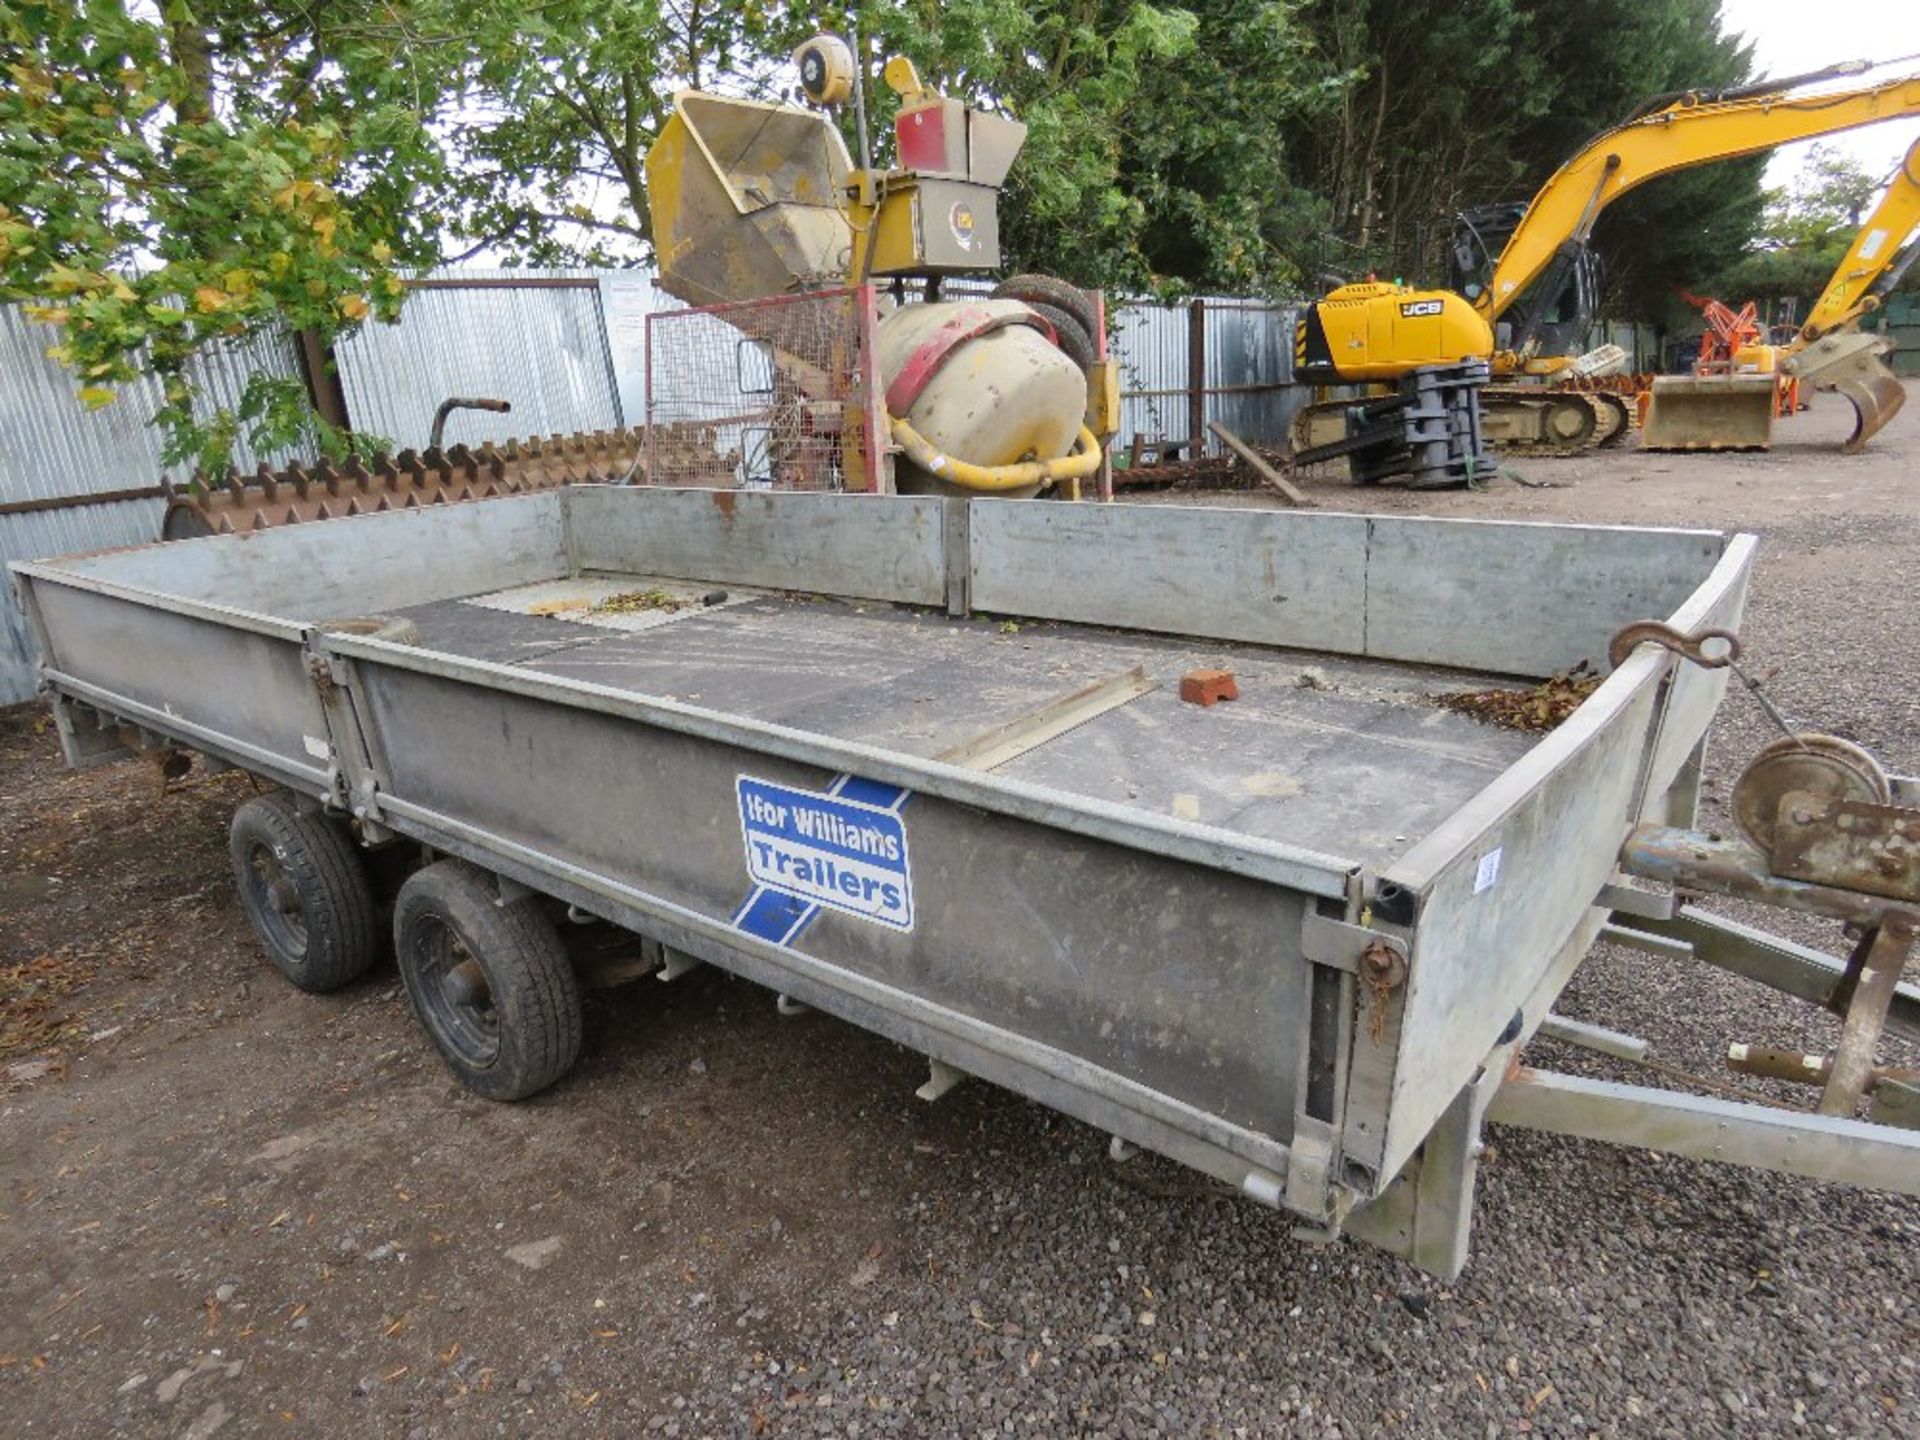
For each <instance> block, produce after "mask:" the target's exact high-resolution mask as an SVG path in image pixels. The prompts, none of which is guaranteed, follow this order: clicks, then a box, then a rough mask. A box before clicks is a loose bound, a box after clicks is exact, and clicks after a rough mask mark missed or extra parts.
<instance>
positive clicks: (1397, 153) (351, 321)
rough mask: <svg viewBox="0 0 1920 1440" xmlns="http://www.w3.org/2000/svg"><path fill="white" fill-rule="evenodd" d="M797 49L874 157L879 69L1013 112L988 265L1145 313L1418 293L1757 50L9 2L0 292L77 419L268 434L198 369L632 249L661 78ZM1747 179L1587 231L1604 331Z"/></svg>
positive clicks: (934, 11) (1093, 7) (1622, 213)
mask: <svg viewBox="0 0 1920 1440" xmlns="http://www.w3.org/2000/svg"><path fill="white" fill-rule="evenodd" d="M820 29H831V30H834V31H836V32H838V33H842V34H849V35H853V36H856V37H858V40H859V42H860V49H861V51H862V59H863V63H864V66H865V73H866V75H867V79H868V84H867V86H866V90H867V95H868V99H869V103H870V108H871V111H872V117H871V118H872V127H871V129H872V134H873V135H874V137H875V141H876V152H877V153H876V156H875V158H876V160H878V161H879V162H880V163H886V161H887V160H888V159H889V158H890V156H891V147H890V142H889V138H888V122H889V120H890V118H891V115H892V113H893V109H894V107H895V105H896V104H897V101H896V99H895V97H893V96H892V95H890V94H889V93H887V91H886V89H885V87H884V86H882V85H881V84H879V83H878V79H879V68H880V63H881V61H882V60H883V59H884V58H885V57H886V56H887V55H890V54H895V53H898V54H904V55H907V56H908V57H910V58H911V59H913V60H914V61H915V62H916V64H917V65H918V66H919V68H920V70H921V72H922V74H923V76H924V77H925V78H926V79H927V80H928V81H929V82H930V83H932V84H934V85H935V86H937V87H939V88H941V89H943V90H945V91H947V92H948V93H951V94H955V95H958V96H961V97H963V98H965V99H967V100H968V101H970V102H972V103H975V104H981V105H988V106H992V107H996V108H998V109H1000V110H1002V111H1004V112H1005V113H1008V114H1011V115H1013V116H1014V117H1016V118H1018V119H1020V120H1021V121H1023V122H1024V123H1025V124H1026V125H1027V127H1028V142H1027V147H1026V150H1025V152H1024V153H1023V155H1022V156H1021V159H1020V161H1019V162H1018V164H1017V165H1016V166H1015V168H1014V171H1013V173H1012V175H1011V177H1010V178H1009V182H1008V186H1007V189H1006V193H1005V195H1004V197H1003V200H1002V207H1001V209H1002V238H1003V248H1004V251H1005V254H1006V259H1007V261H1008V263H1009V264H1010V265H1013V266H1017V267H1019V268H1023V269H1035V270H1047V271H1051V272H1054V273H1057V274H1060V275H1063V276H1065V277H1067V278H1069V279H1072V280H1075V281H1078V282H1080V283H1082V284H1089V285H1104V286H1107V287H1109V288H1114V289H1118V290H1123V291H1128V292H1132V293H1159V294H1168V293H1178V292H1181V291H1194V290H1214V291H1269V292H1280V293H1300V292H1301V291H1309V292H1311V291H1314V290H1317V289H1319V288H1320V287H1321V285H1322V284H1323V283H1324V281H1325V278H1326V276H1327V274H1328V273H1329V272H1338V273H1343V274H1347V275H1352V274H1356V273H1358V272H1360V271H1362V270H1365V269H1367V268H1377V269H1380V270H1382V271H1385V272H1388V273H1394V274H1400V275H1404V276H1406V277H1407V278H1409V279H1424V280H1427V281H1436V280H1438V279H1439V278H1440V274H1441V267H1440V264H1439V257H1440V253H1441V242H1442V240H1443V237H1444V235H1445V231H1446V229H1447V226H1448V222H1449V220H1450V218H1451V216H1452V215H1453V213H1454V212H1456V211H1458V210H1461V209H1463V208H1466V207H1470V206H1475V205H1480V204H1485V203H1489V202H1494V201H1500V200H1508V199H1517V198H1523V197H1525V196H1526V195H1527V194H1529V193H1531V192H1532V190H1533V189H1535V188H1536V187H1537V186H1538V185H1539V184H1540V183H1541V182H1542V181H1544V180H1545V179H1546V178H1547V177H1548V175H1550V174H1551V173H1552V171H1553V170H1554V168H1555V167H1556V166H1558V165H1559V164H1560V163H1561V162H1562V161H1563V160H1564V159H1565V158H1566V157H1567V156H1568V155H1570V154H1571V153H1572V152H1573V151H1574V150H1575V149H1577V148H1578V147H1579V146H1580V145H1581V144H1582V143H1583V142H1584V141H1586V140H1587V139H1588V138H1589V137H1590V136H1591V135H1593V134H1594V133H1596V132H1598V131H1600V130H1602V129H1604V128H1606V127H1607V126H1609V125H1612V124H1614V123H1616V122H1618V121H1619V120H1620V119H1622V118H1623V117H1624V116H1625V115H1626V114H1627V113H1628V112H1629V111H1630V110H1631V109H1632V108H1633V107H1634V106H1635V105H1636V104H1638V103H1639V102H1640V101H1642V100H1643V99H1645V98H1646V97H1648V96H1650V95H1653V94H1656V93H1658V92H1661V91H1668V90H1677V89H1684V88H1695V87H1708V88H1711V87H1716V86H1722V85H1727V84H1731V83H1735V82H1737V81H1739V80H1742V79H1744V78H1745V77H1746V75H1747V71H1748V64H1749V57H1748V55H1747V52H1746V51H1745V50H1744V49H1742V48H1741V47H1740V46H1739V45H1738V44H1737V43H1736V42H1735V41H1733V40H1730V39H1729V38H1727V37H1726V36H1725V35H1724V34H1723V33H1722V31H1721V28H1720V21H1719V5H1718V0H1587V3H1586V4H1584V5H1582V6H1579V7H1575V8H1573V9H1569V7H1567V6H1566V5H1565V3H1564V0H1551V3H1550V0H1451V3H1442V0H840V3H829V4H825V5H821V6H807V7H800V6H790V5H783V4H778V3H766V0H327V3H326V4H324V5H316V4H313V3H311V0H268V3H265V4H259V5H255V4H243V3H241V0H159V4H158V6H157V7H156V5H154V4H153V3H150V0H0V66H4V67H5V69H6V72H7V80H8V82H9V83H8V84H7V85H6V86H4V87H0V297H5V298H27V299H30V300H32V301H34V302H35V303H36V304H37V305H38V306H39V307H40V310H39V313H41V314H43V315H44V316H45V317H46V318H48V319H50V320H52V321H53V322H54V323H56V324H58V325H60V326H61V327H62V331H63V335H62V339H61V342H60V346H59V350H58V353H59V354H60V355H61V357H62V358H63V359H65V360H67V361H68V363H70V364H71V365H72V366H73V367H74V368H75V370H76V372H77V373H78V374H79V375H80V376H81V377H82V379H83V382H84V385H85V389H84V397H85V399H86V402H87V403H107V402H108V401H109V400H110V399H111V398H112V394H113V387H114V386H115V385H116V384H119V383H122V382H125V381H126V380H128V379H130V378H131V377H133V376H134V375H136V374H138V373H141V372H142V371H143V370H150V371H151V372H153V373H155V374H157V375H158V376H159V377H160V378H161V379H162V381H163V382H164V385H165V391H166V402H165V405H164V406H163V408H162V411H161V414H160V416H159V417H158V418H159V420H160V422H161V424H162V425H163V426H164V427H165V429H166V433H167V436H168V444H169V454H170V456H173V457H176V458H177V457H192V458H196V459H198V460H200V461H201V462H203V463H207V464H210V465H211V464H217V463H218V462H220V461H221V460H222V459H224V457H225V454H226V453H227V450H228V448H229V447H230V445H231V442H232V440H233V438H234V437H235V435H236V434H240V433H245V434H247V435H248V436H249V438H250V439H252V440H253V441H254V442H255V443H256V444H260V445H276V444H280V443H284V442H285V441H286V440H288V439H289V438H291V437H292V436H294V435H295V434H297V433H299V432H300V431H301V430H302V429H308V428H312V427H313V421H312V418H311V416H310V415H309V414H308V413H307V412H306V409H305V407H304V405H303V403H302V401H301V397H300V395H299V393H298V388H299V387H297V386H294V385H289V384H285V383H274V382H271V381H266V380H257V381H256V382H255V383H254V384H253V385H252V386H250V387H249V389H248V391H247V393H246V395H245V396H244V397H243V399H242V400H241V402H240V404H239V406H238V408H237V410H236V411H235V412H234V413H233V414H230V415H213V416H211V417H209V416H207V415H204V414H200V415H196V406H195V399H194V396H193V394H192V390H191V383H190V375H191V372H190V369H189V367H188V364H187V362H188V359H189V358H190V357H191V355H192V354H193V353H194V352H195V351H196V350H197V349H198V348H200V347H202V346H204V345H206V344H209V343H212V342H216V341H220V340H225V339H230V338H233V337H239V336H245V335H247V334H249V333H251V332H253V331H255V330H257V329H259V328H261V327H263V326H265V325H268V324H273V323H285V324H287V325H288V326H290V327H293V328H297V329H307V330H313V331H316V332H318V334H319V335H320V336H321V338H322V339H326V340H332V339H337V338H339V337H341V336H343V335H345V334H347V333H349V332H351V330H352V329H353V328H354V327H355V326H357V325H359V324H361V323H363V322H364V321H365V320H366V319H368V318H382V319H384V318H390V317H391V316H392V315H393V314H394V313H395V312H396V310H397V307H398V305H399V303H400V301H401V298H402V295H403V285H402V281H401V278H400V274H399V270H400V267H403V266H409V265H422V264H428V263H432V262H433V261H435V260H437V259H441V258H449V257H452V258H457V257H460V256H467V255H476V254H483V255H485V256H486V257H488V258H491V259H505V260H509V261H527V262H536V263H556V262H579V261H589V262H605V261H613V260H625V261H645V260H647V259H649V258H650V245H651V237H652V220H651V213H650V210H649V207H648V201H647V196H646V192H645V185H644V168H643V167H644V162H645V157H646V153H647V150H648V148H649V147H650V146H651V144H652V143H653V141H654V139H655V138H656V137H657V136H658V134H659V133H660V129H661V127H662V126H663V125H664V124H665V123H666V120H667V118H668V116H669V114H670V113H671V104H672V96H673V93H674V91H675V90H677V89H679V88H681V87H686V86H703V87H708V88H715V89H720V90H725V91H729V92H731V93H735V94H746V95H753V96H758V97H761V98H769V99H779V98H785V95H786V93H790V92H789V89H788V87H791V86H792V83H793V76H792V73H791V69H790V67H789V66H788V65H787V63H786V58H787V55H788V54H789V52H790V51H791V49H792V47H793V46H794V45H795V44H797V43H798V42H799V41H800V40H802V39H804V38H806V36H808V35H809V34H812V33H814V32H815V31H817V30H820ZM1596 37H1604V40H1603V41H1601V40H1597V39H1596ZM840 119H841V123H842V124H843V125H844V126H845V127H846V128H847V131H848V137H849V139H851V138H852V127H851V121H850V118H849V117H847V116H844V115H843V116H841V117H840ZM1758 169H1759V163H1758V162H1750V163H1735V164H1726V165H1716V166H1709V167H1704V168H1702V169H1699V170H1696V171H1692V172H1689V173H1687V174H1684V175H1680V176H1676V177H1672V178H1670V179H1667V180H1663V181H1657V182H1654V183H1653V184H1651V185H1648V186H1646V187H1644V188H1643V190H1641V191H1639V192H1637V193H1636V194H1634V195H1632V196H1629V197H1628V198H1627V199H1626V200H1625V201H1623V202H1622V203H1621V204H1619V205H1618V206H1616V207H1614V209H1613V210H1612V211H1610V212H1609V213H1608V214H1607V215H1606V216H1604V217H1603V219H1602V222H1601V225H1600V228H1599V231H1598V233H1597V235H1596V244H1597V246H1598V248H1599V249H1600V250H1601V251H1602V253H1603V255H1604V256H1605V258H1606V259H1607V260H1608V261H1609V262H1610V271H1611V275H1612V277H1613V285H1612V291H1611V294H1612V300H1613V308H1614V309H1615V310H1616V311H1617V312H1618V313H1622V314H1634V313H1646V312H1647V311H1648V310H1649V309H1651V308H1652V307H1654V306H1655V305H1657V303H1658V302H1659V300H1660V299H1662V298H1663V297H1665V296H1666V294H1667V293H1668V291H1669V289H1670V287H1672V286H1674V285H1693V286H1698V285H1701V284H1704V283H1705V282H1706V280H1707V279H1708V278H1709V277H1711V276H1712V275H1713V274H1714V273H1715V272H1716V271H1717V270H1719V269H1721V268H1722V267H1723V266H1724V265H1725V264H1726V263H1727V261H1728V260H1729V259H1730V257H1732V256H1734V255H1736V254H1737V253H1739V252H1740V250H1741V249H1742V248H1743V246H1744V244H1745V241H1746V239H1747V237H1748V234H1749V233H1750V231H1751V229H1752V227H1753V225H1754V224H1755V222H1756V220H1757V218H1758V215H1759V210H1760V205H1759V198H1758V191H1757V176H1758ZM321 439H322V441H323V443H329V444H332V443H336V440H337V437H332V436H329V435H327V434H325V433H324V431H323V432H322V434H321Z"/></svg>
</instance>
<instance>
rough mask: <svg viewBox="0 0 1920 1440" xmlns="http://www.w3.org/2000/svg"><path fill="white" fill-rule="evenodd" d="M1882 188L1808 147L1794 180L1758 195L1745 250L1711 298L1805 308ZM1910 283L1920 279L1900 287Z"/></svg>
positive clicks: (1824, 149)
mask: <svg viewBox="0 0 1920 1440" xmlns="http://www.w3.org/2000/svg"><path fill="white" fill-rule="evenodd" d="M1882 188H1883V182H1882V179H1881V177H1879V176H1876V175H1873V174H1870V173H1869V172H1868V171H1867V169H1866V167H1865V166H1863V165H1861V164H1860V162H1859V161H1857V160H1854V159H1853V158H1852V157H1850V156H1848V155H1846V154H1845V153H1844V152H1842V151H1839V150H1836V149H1834V148H1833V147H1831V146H1826V145H1816V146H1814V147H1813V148H1812V150H1811V151H1810V152H1809V153H1808V156H1807V160H1806V163H1805V164H1804V165H1803V166H1802V167H1801V169H1800V173H1799V174H1797V175H1796V176H1794V178H1793V179H1792V180H1791V181H1790V182H1789V183H1788V184H1787V185H1785V186H1782V187H1780V188H1778V189H1772V190H1768V191H1767V192H1766V209H1765V211H1764V213H1763V214H1762V216H1761V221H1760V227H1759V234H1758V235H1757V236H1756V238H1755V241H1754V245H1753V248H1752V249H1751V250H1749V251H1748V252H1747V253H1746V254H1744V255H1742V256H1740V257H1739V259H1738V260H1736V261H1735V262H1734V263H1733V264H1731V265H1729V266H1727V267H1725V268H1724V269H1723V270H1722V272H1721V273H1720V274H1719V275H1718V276H1717V277H1716V278H1715V280H1714V282H1713V287H1714V289H1715V291H1716V292H1717V293H1719V294H1721V295H1722V296H1723V298H1726V299H1739V300H1773V299H1782V298H1787V297H1791V298H1794V299H1798V300H1803V301H1806V302H1808V303H1809V304H1810V303H1811V302H1812V300H1813V299H1814V298H1815V297H1817V296H1818V295H1819V294H1820V292H1821V291H1822V290H1824V289H1825V288H1826V286H1827V282H1828V281H1829V280H1831V279H1832V278H1833V272H1834V271H1835V270H1836V269H1837V268H1839V265H1840V261H1841V259H1842V258H1843V257H1844V256H1845V255H1846V253H1847V249H1848V247H1849V246H1850V245H1852V244H1853V240H1854V236H1855V235H1856V234H1857V233H1858V232H1859V229H1860V226H1861V225H1862V223H1863V222H1864V221H1865V220H1866V217H1867V215H1868V214H1869V213H1870V212H1871V211H1872V209H1873V207H1874V205H1875V204H1876V203H1877V202H1878V200H1879V197H1880V192H1881V190H1882ZM1917 283H1920V275H1914V274H1912V273H1910V274H1909V276H1908V279H1907V281H1906V284H1907V285H1909V286H1913V285H1915V284H1917ZM1804 310H1805V307H1804V306H1803V307H1802V313H1803V314H1804Z"/></svg>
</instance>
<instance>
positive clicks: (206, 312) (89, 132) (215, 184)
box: [0, 0, 442, 468]
mask: <svg viewBox="0 0 1920 1440" xmlns="http://www.w3.org/2000/svg"><path fill="white" fill-rule="evenodd" d="M387 15H388V11H387V9H386V7H384V6H377V5H361V4H358V3H355V0H339V3H336V4H333V5H330V6H328V7H324V8H316V9H313V10H309V9H308V8H307V7H304V6H300V5H288V6H284V7H276V6H272V5H267V6H258V5H253V4H242V3H238V0H195V7H194V8H189V6H188V4H187V3H186V0H166V3H165V5H164V6H163V7H162V8H160V9H158V10H156V9H153V8H151V7H141V8H138V9H136V8H134V7H129V6H128V5H126V4H123V3H121V0H43V3H21V0H0V70H4V72H5V76H6V83H5V84H4V85H0V298H6V299H24V300H28V301H30V302H32V303H33V305H34V310H33V313H34V315H35V316H36V318H39V319H42V320H45V321H47V322H49V323H51V324H53V325H55V326H57V327H59V329H60V332H61V338H60V340H59V343H58V344H57V346H56V347H55V350H54V353H55V354H56V355H57V357H58V358H60V359H61V360H63V361H65V362H66V363H67V364H68V365H69V366H70V367H71V368H72V369H73V371H74V372H75V374H76V375H77V376H78V377H80V379H81V381H82V383H83V388H82V389H81V391H80V398H81V401H82V403H84V404H87V405H90V406H95V407H98V406H104V405H107V404H111V403H113V401H114V399H115V398H116V391H115V387H116V386H117V385H120V384H122V383H125V382H127V381H129V380H132V379H133V378H134V377H135V376H136V375H138V374H141V373H149V372H150V373H152V374H154V375H156V376H157V377H158V378H159V380H160V381H161V384H162V388H163V392H164V400H163V402H162V404H161V406H160V409H159V413H158V414H157V415H156V416H155V417H154V418H155V420H156V421H157V422H158V423H159V424H160V426H161V427H162V429H163V431H164V434H165V439H166V447H165V450H166V456H167V459H168V460H169V461H175V460H193V461H196V462H198V463H200V464H201V465H203V466H206V467H208V468H217V467H219V466H221V465H223V464H224V462H225V460H226V458H227V455H228V453H229V452H230V449H231V446H232V443H233V440H234V438H235V437H236V435H238V434H241V433H245V434H246V435H247V436H248V437H249V438H250V439H251V440H252V441H253V442H254V443H255V444H256V445H259V446H276V445H283V444H286V443H289V442H290V441H291V440H293V439H294V438H296V437H297V436H299V435H300V434H301V433H302V432H304V431H307V430H309V429H311V428H313V427H314V426H315V423H316V422H315V421H314V419H313V416H312V414H311V412H310V410H309V408H308V406H307V403H306V399H305V392H304V389H303V387H302V386H301V385H300V384H299V383H298V382H294V381H288V380H275V379H272V378H270V377H266V376H255V377H254V379H253V380H252V381H251V383H250V384H248V386H247V387H246V390H245V392H244V394H243V395H242V396H241V397H240V399H239V402H238V404H237V407H236V408H235V409H234V410H232V411H227V412H220V413H213V414H206V413H196V406H195V397H194V395H193V391H192V385H191V382H190V377H189V371H188V364H187V362H188V360H189V358H190V357H191V356H192V355H193V354H194V353H195V352H196V351H198V350H200V349H202V348H204V347H206V346H207V345H209V344H212V343H216V342H220V341H230V340H235V339H239V338H242V337H245V336H247V335H249V334H252V333H253V332H256V331H258V330H260V329H261V328H262V327H264V326H268V325H281V324H284V325H286V326H289V327H292V328H295V329H307V330H313V331H315V332H317V333H318V334H319V335H320V336H321V337H322V338H323V339H328V340H331V339H334V338H337V337H339V336H341V335H344V334H346V333H348V332H350V331H351V330H352V329H354V328H355V327H356V326H358V325H359V324H360V323H361V322H362V321H364V320H365V319H367V318H368V317H369V316H378V317H383V318H385V317H391V316H392V315H394V314H395V313H397V310H398V307H399V303H400V298H401V283H400V280H399V278H398V276H397V275H396V273H395V267H396V266H397V265H399V264H401V263H403V262H405V261H408V260H420V259H423V258H425V257H427V256H429V255H430V254H432V253H433V251H434V248H435V246H436V243H437V240H436V236H435V235H434V233H433V229H434V227H433V225H432V223H431V220H430V218H429V217H426V216H422V215H420V214H419V213H418V212H416V210H415V209H414V207H413V200H414V194H415V190H416V188H417V186H418V185H419V183H420V182H421V179H422V177H424V176H429V175H432V174H433V173H435V172H437V171H438V169H439V167H440V165H441V163H442V161H441V155H440V152H439V149H438V147H437V145H436V144H435V143H434V142H433V140H432V137H431V136H430V135H429V134H428V133H427V131H426V129H425V126H424V120H425V117H426V112H427V110H428V109H429V102H428V100H427V99H426V98H425V97H424V96H423V89H422V86H421V84H420V78H419V73H418V71H417V69H415V68H413V67H409V66H407V65H404V64H401V65H396V64H395V47H394V46H393V44H392V43H391V41H392V36H391V35H390V34H388V33H387V32H386V31H385V30H384V29H383V28H382V27H383V26H384V25H385V24H386V23H387V22H386V17H387ZM323 438H324V440H325V441H326V442H327V443H328V444H330V445H337V444H338V437H334V436H331V435H327V436H325V437H323Z"/></svg>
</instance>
